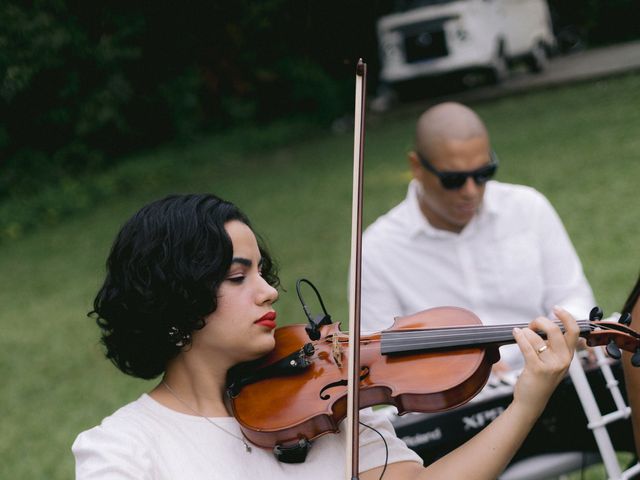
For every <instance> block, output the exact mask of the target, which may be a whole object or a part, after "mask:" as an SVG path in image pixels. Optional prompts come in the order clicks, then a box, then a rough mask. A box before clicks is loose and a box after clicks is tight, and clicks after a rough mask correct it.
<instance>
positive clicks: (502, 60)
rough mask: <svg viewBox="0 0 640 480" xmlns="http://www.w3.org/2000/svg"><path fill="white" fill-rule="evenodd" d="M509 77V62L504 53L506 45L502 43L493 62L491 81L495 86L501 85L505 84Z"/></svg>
mask: <svg viewBox="0 0 640 480" xmlns="http://www.w3.org/2000/svg"><path fill="white" fill-rule="evenodd" d="M508 76H509V62H508V61H507V56H506V55H505V53H504V43H502V42H500V44H499V45H498V48H497V49H496V55H495V57H494V59H493V62H492V66H491V72H490V78H489V80H490V81H491V83H493V84H499V83H502V82H504V81H505V80H506V79H507V77H508Z"/></svg>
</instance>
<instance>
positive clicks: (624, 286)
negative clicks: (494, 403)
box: [0, 75, 640, 480]
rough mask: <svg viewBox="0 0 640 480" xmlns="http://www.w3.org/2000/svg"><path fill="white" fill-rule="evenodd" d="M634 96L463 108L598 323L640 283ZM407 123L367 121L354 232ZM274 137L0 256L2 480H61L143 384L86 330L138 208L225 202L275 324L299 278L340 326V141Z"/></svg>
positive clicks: (244, 143) (295, 313)
mask: <svg viewBox="0 0 640 480" xmlns="http://www.w3.org/2000/svg"><path fill="white" fill-rule="evenodd" d="M639 92H640V76H638V75H635V76H626V77H620V78H617V79H609V80H600V81H597V82H595V83H590V84H582V85H579V86H575V87H568V88H563V89H556V90H551V91H545V92H537V93H531V94H527V95H522V96H517V97H509V98H505V99H502V100H497V101H491V102H486V103H479V104H476V105H474V108H475V109H476V110H477V111H478V112H479V113H480V115H481V116H482V117H483V118H484V119H485V121H486V123H487V125H488V127H489V130H490V132H492V140H493V145H494V148H495V149H496V151H497V152H498V154H499V155H500V158H501V161H502V163H501V167H500V171H499V174H498V178H499V179H500V180H503V181H510V182H517V183H526V184H529V185H532V186H534V187H536V188H538V189H539V190H541V191H542V192H543V193H545V194H546V195H547V196H548V197H549V198H550V200H551V201H552V203H553V204H554V205H555V206H556V208H557V210H558V212H559V214H560V216H561V217H562V219H563V220H564V222H565V224H566V226H567V229H568V231H569V233H570V235H571V237H572V239H573V241H574V244H575V245H576V248H577V250H578V253H579V254H580V256H581V258H582V260H583V264H584V267H585V271H586V274H587V277H588V278H589V280H590V282H591V285H592V287H593V289H594V291H595V294H596V297H597V298H598V301H599V302H600V304H601V305H602V306H603V307H604V309H605V312H607V313H611V312H612V311H614V310H618V309H619V308H620V307H621V304H622V303H623V300H624V299H625V297H626V295H627V293H628V291H629V289H630V288H631V286H632V285H633V283H634V281H635V278H636V276H637V274H638V270H639V269H640V261H639V260H640V257H639V255H638V247H637V238H638V236H639V234H640V222H638V205H639V203H638V200H637V199H636V198H635V196H636V192H637V187H636V183H637V179H638V178H640V161H638V153H637V152H639V151H640V136H639V135H638V131H639V128H640V110H639V109H638V108H637V105H640V93H639ZM416 113H417V110H414V109H407V110H405V111H400V112H395V113H391V114H388V115H386V116H382V117H377V118H376V117H371V118H370V121H369V128H368V131H367V147H366V166H365V168H366V174H365V224H368V223H370V222H371V221H373V220H374V219H375V218H376V217H377V216H378V215H380V214H382V213H384V212H385V211H386V210H388V209H389V208H391V207H392V206H393V205H395V204H396V203H397V202H399V201H400V200H401V199H402V198H403V197H404V195H405V191H406V184H407V181H408V179H409V174H408V169H407V164H406V160H405V152H406V151H407V150H408V149H409V148H410V146H411V142H412V134H413V126H414V122H415V118H416ZM273 128H274V127H272V128H271V129H269V128H265V129H264V130H263V131H259V132H256V131H249V130H247V131H236V132H233V133H230V134H228V135H223V136H216V137H211V138H208V139H204V140H201V141H199V142H197V143H195V144H193V145H191V146H188V147H168V148H165V149H161V150H158V151H154V152H149V153H147V154H145V155H141V156H139V157H136V158H132V159H131V160H130V162H129V163H128V164H126V165H125V166H123V167H121V169H120V170H119V172H120V173H118V172H114V173H111V174H109V175H114V176H116V175H128V176H129V177H130V178H129V181H128V183H127V184H128V185H129V186H130V187H129V189H128V190H127V191H120V193H119V194H118V195H117V196H116V197H114V198H109V199H108V200H107V199H104V200H103V203H102V204H101V205H99V206H98V207H96V208H94V209H92V211H91V212H89V213H85V214H80V215H75V216H72V217H70V218H68V219H66V220H64V221H62V222H60V223H58V224H55V225H52V226H42V227H41V228H39V229H37V230H35V231H33V232H32V233H28V234H26V235H24V236H23V237H21V238H20V239H18V240H15V241H8V242H4V243H3V244H2V245H0V272H2V276H1V277H0V331H1V332H2V334H1V335H0V368H1V371H2V372H3V374H4V375H3V382H2V393H1V395H0V409H1V411H2V412H3V414H4V415H3V421H2V434H1V435H0V478H11V479H30V480H32V479H63V478H69V477H71V476H72V472H73V458H72V455H71V453H70V450H69V448H70V445H71V443H72V442H73V439H74V438H75V436H76V434H77V433H78V432H80V431H82V430H84V429H86V428H89V427H91V426H93V425H95V424H97V423H99V421H100V420H101V419H102V418H103V417H104V416H106V415H108V414H109V413H111V412H112V411H113V410H115V409H116V408H118V407H119V406H121V405H122V404H124V403H126V402H128V401H130V400H132V399H134V398H136V397H137V396H138V395H139V394H140V393H141V392H143V391H145V390H148V389H149V388H150V387H151V385H153V382H145V381H140V380H135V379H132V378H128V377H126V376H125V375H122V374H121V373H119V372H118V371H117V370H116V369H115V368H114V367H112V366H111V365H110V364H109V363H108V362H107V361H105V360H104V357H103V355H102V351H101V348H100V346H99V344H98V330H97V327H95V325H94V324H93V322H92V321H91V320H89V319H87V318H86V317H85V316H84V315H85V312H86V311H87V310H89V308H90V306H91V302H92V299H93V295H94V294H95V292H96V290H97V288H98V286H99V284H100V282H101V280H102V276H103V273H104V267H103V265H104V260H105V258H106V255H107V253H108V249H109V246H110V243H111V241H112V239H113V237H114V235H115V233H116V231H117V229H118V227H119V225H120V224H121V223H122V222H123V221H124V220H125V219H126V218H127V217H128V216H129V215H131V214H132V213H133V212H134V211H135V210H136V209H137V208H139V207H140V206H141V205H142V204H143V203H145V202H147V201H150V200H152V199H155V198H158V197H159V196H162V195H165V194H167V193H171V192H187V191H212V192H214V193H217V194H218V195H220V196H222V197H225V198H228V199H229V200H232V201H234V202H236V203H237V204H238V205H240V206H241V207H242V208H243V209H244V210H245V211H246V212H247V213H248V215H249V217H250V218H252V220H253V222H254V224H255V226H256V227H257V229H258V230H259V231H260V232H261V233H262V234H263V236H264V237H265V238H266V240H267V243H268V244H269V245H270V246H271V249H272V250H273V251H274V253H275V256H276V257H277V258H278V259H279V260H280V264H281V272H282V280H283V286H284V288H285V289H286V292H283V293H282V295H281V300H280V301H279V305H278V307H279V308H278V310H279V313H280V315H279V319H282V320H283V321H285V322H287V323H299V322H302V321H303V320H304V316H303V314H302V310H301V309H300V307H299V306H298V303H297V299H296V298H295V287H294V285H295V280H296V279H297V278H299V277H307V278H309V279H310V280H312V281H313V282H314V283H315V284H316V285H317V287H318V288H319V289H320V291H321V293H322V295H323V298H324V301H325V304H326V305H327V308H328V309H329V311H330V313H331V314H332V316H333V318H334V319H335V320H346V317H347V314H346V312H347V305H346V304H347V300H346V290H347V282H346V276H347V268H348V255H349V245H350V244H349V242H350V239H349V236H350V206H351V168H352V167H351V155H352V137H351V135H350V134H340V135H329V134H326V135H325V134H321V133H318V132H311V131H310V130H308V129H297V130H295V132H296V135H295V136H294V138H293V139H291V135H286V134H285V135H283V137H282V138H287V140H288V142H287V144H286V145H280V146H278V145H277V143H278V142H277V141H275V142H274V141H272V140H270V138H271V137H272V136H278V135H280V134H281V133H279V130H277V129H276V130H273ZM285 130H286V128H285ZM260 142H262V143H260ZM109 180H110V178H109V176H108V175H107V176H106V177H105V178H102V179H101V180H100V181H109ZM134 186H135V188H134ZM598 475H599V474H597V473H596V474H594V476H592V477H585V478H592V479H596V478H602V477H600V476H598ZM576 478H579V477H576Z"/></svg>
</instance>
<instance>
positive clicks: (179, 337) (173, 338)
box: [169, 327, 191, 347]
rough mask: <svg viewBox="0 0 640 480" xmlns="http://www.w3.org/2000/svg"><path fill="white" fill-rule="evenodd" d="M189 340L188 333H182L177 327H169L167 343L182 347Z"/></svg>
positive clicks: (189, 335)
mask: <svg viewBox="0 0 640 480" xmlns="http://www.w3.org/2000/svg"><path fill="white" fill-rule="evenodd" d="M189 342H191V334H190V333H182V332H181V331H180V329H179V328H178V327H169V343H173V344H174V345H175V346H176V347H184V346H185V345H186V344H187V343H189Z"/></svg>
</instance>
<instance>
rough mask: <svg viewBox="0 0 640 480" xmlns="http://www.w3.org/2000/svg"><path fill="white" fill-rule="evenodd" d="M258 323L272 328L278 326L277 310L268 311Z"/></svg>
mask: <svg viewBox="0 0 640 480" xmlns="http://www.w3.org/2000/svg"><path fill="white" fill-rule="evenodd" d="M255 323H257V324H258V325H262V326H263V327H267V328H270V329H274V328H276V312H268V313H265V314H264V315H263V316H261V317H260V318H259V319H258V320H256V322H255Z"/></svg>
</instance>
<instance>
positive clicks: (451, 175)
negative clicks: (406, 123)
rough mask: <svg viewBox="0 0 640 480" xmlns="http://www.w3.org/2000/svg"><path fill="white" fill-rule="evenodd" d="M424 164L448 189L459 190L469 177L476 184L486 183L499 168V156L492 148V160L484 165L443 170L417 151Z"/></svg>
mask: <svg viewBox="0 0 640 480" xmlns="http://www.w3.org/2000/svg"><path fill="white" fill-rule="evenodd" d="M416 156H417V157H418V159H419V160H420V163H421V164H422V166H423V167H424V168H425V169H426V170H429V171H430V172H431V173H433V174H434V175H435V176H436V177H438V178H439V179H440V184H441V185H442V186H443V187H444V188H446V189H447V190H457V189H459V188H462V186H463V185H464V184H465V183H466V182H467V178H469V177H471V178H473V181H474V182H476V185H484V184H485V183H487V182H488V181H489V180H491V178H492V177H493V176H494V175H495V174H496V170H498V156H497V155H496V154H495V152H494V151H493V150H492V151H491V153H490V157H491V161H490V162H489V164H488V165H485V166H484V167H480V168H477V169H475V170H471V171H469V172H441V171H440V170H437V169H436V167H434V166H433V165H431V164H430V163H429V162H428V160H427V159H426V158H424V157H423V156H422V155H420V154H419V153H418V152H416Z"/></svg>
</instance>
